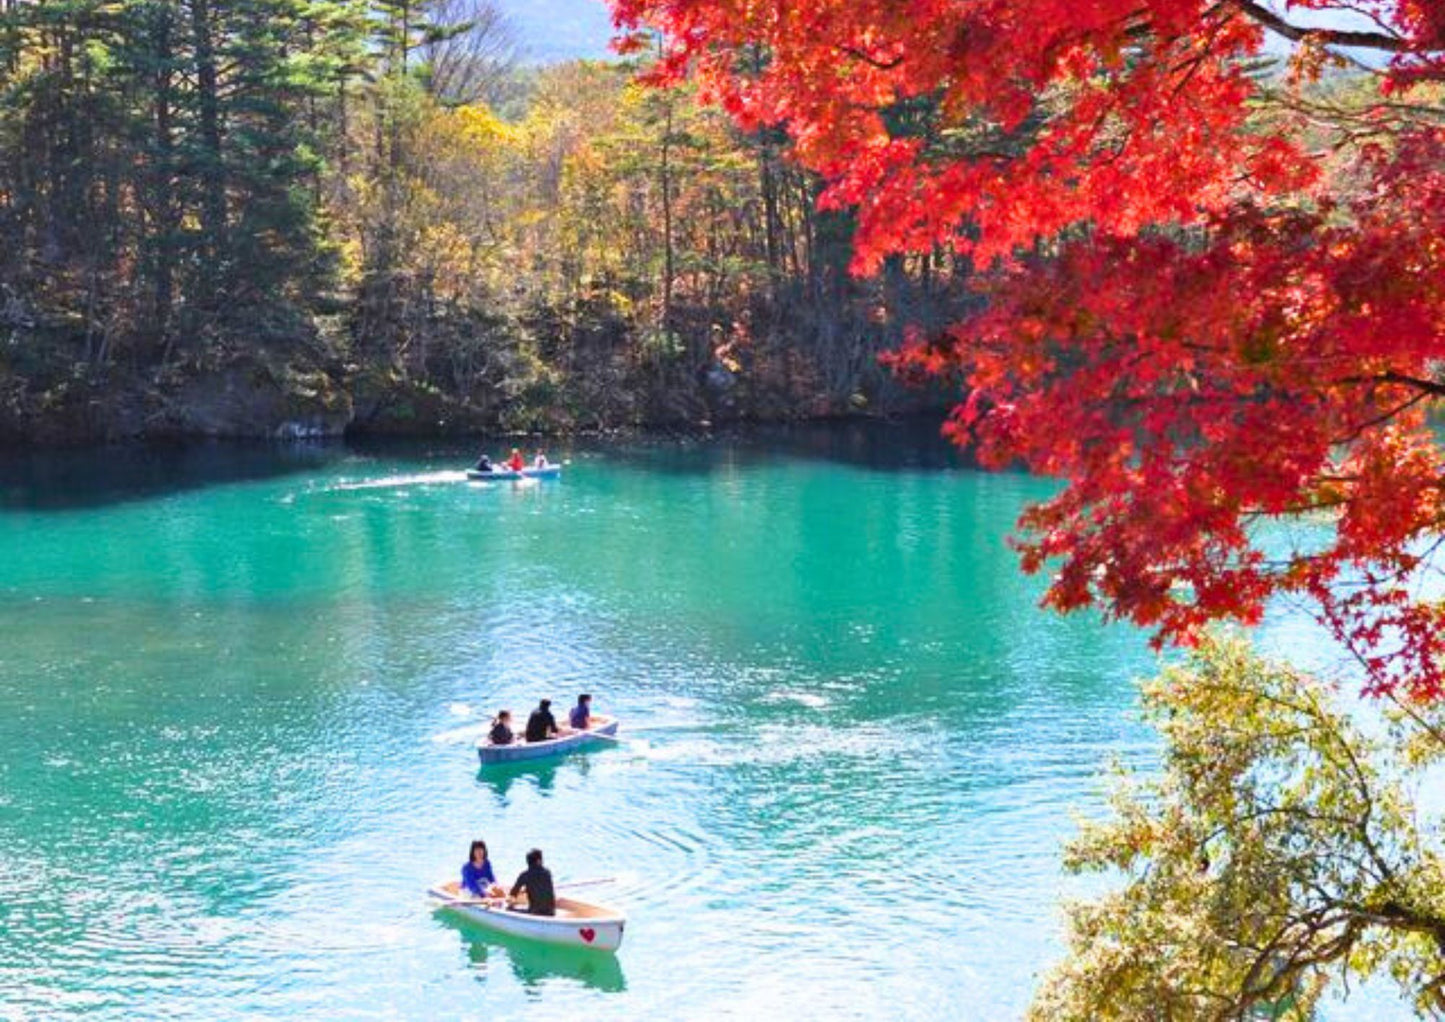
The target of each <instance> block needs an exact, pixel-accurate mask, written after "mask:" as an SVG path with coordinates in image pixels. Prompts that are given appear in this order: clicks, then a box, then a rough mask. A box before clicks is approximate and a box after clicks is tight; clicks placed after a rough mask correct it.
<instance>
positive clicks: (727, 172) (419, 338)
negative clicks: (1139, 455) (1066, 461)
mask: <svg viewBox="0 0 1445 1022" xmlns="http://www.w3.org/2000/svg"><path fill="white" fill-rule="evenodd" d="M515 40H516V34H515V26H512V33H511V34H509V33H508V31H507V27H506V26H505V25H504V24H503V23H502V21H501V19H500V18H499V11H498V10H497V9H494V8H492V7H490V6H488V4H487V3H486V2H485V0H433V2H429V3H421V4H415V3H400V2H393V0H386V2H379V0H374V2H356V0H304V2H303V0H236V2H229V3H224V4H222V3H218V2H216V0H122V2H113V0H112V2H101V0H66V2H47V3H31V2H21V0H0V437H3V438H5V439H8V440H9V441H12V442H13V441H15V440H17V439H20V440H40V441H84V440H93V439H100V438H119V437H127V436H137V435H151V436H154V435H176V434H194V433H203V434H217V435H277V434H278V433H279V434H283V435H284V434H303V435H309V434H334V433H336V432H339V431H341V430H344V429H350V430H359V431H408V432H420V433H430V432H437V431H456V430H477V429H534V428H535V429H551V430H567V429H576V428H593V427H608V426H617V425H628V424H676V423H695V422H699V421H704V420H717V419H726V418H731V417H742V416H747V417H753V416H755V417H768V418H774V417H784V416H800V415H817V414H834V413H840V412H853V411H858V410H875V409H884V408H890V407H895V406H897V404H898V402H899V401H900V400H903V401H917V400H919V398H918V397H917V396H916V395H905V394H904V393H903V392H902V391H901V390H899V389H898V388H897V387H896V386H895V385H894V384H893V383H891V382H890V380H889V379H888V377H887V374H886V373H885V372H884V371H882V370H880V369H879V367H878V365H877V359H876V356H877V354H878V352H879V351H880V350H882V349H884V348H885V347H887V346H890V345H893V344H895V343H896V342H897V341H898V340H899V337H898V332H899V330H900V329H901V328H900V327H898V326H897V325H896V321H895V319H894V318H893V317H892V316H890V315H888V314H885V313H884V311H883V310H884V309H885V308H888V309H892V310H894V311H895V312H897V311H899V310H905V311H906V312H907V319H908V320H909V321H915V322H917V321H924V322H926V321H927V320H928V319H929V317H930V316H931V315H932V311H931V310H933V309H934V308H935V307H936V306H942V305H945V304H947V303H948V302H949V301H950V299H949V298H948V297H947V296H948V294H949V293H951V292H953V291H955V290H956V288H955V286H954V285H955V283H956V281H955V279H954V278H955V276H956V272H955V271H956V268H955V267H953V266H952V265H950V264H947V263H944V262H939V261H937V260H935V259H933V258H930V259H927V260H911V261H909V262H908V263H906V264H905V262H904V261H902V260H899V261H898V262H897V263H896V264H894V265H892V266H891V267H889V269H888V271H887V272H885V273H884V274H883V275H882V277H881V278H880V282H877V283H866V284H865V283H861V282H858V281H856V280H854V279H852V278H850V277H849V275H848V274H847V272H846V263H847V259H848V250H849V239H850V235H851V223H850V220H849V219H848V217H847V216H846V215H845V214H828V215H822V214H819V213H817V212H816V211H815V209H814V198H815V196H816V194H817V191H818V184H817V182H816V181H815V179H814V178H813V177H811V176H809V175H808V174H805V173H803V172H801V171H799V170H797V169H794V168H793V167H792V166H791V165H790V164H789V162H788V160H787V155H788V154H787V145H786V143H785V141H784V140H783V139H782V138H781V137H780V136H777V135H773V134H769V133H762V132H753V133H743V132H740V131H739V130H738V129H736V128H734V127H732V126H730V124H729V123H728V122H727V121H726V120H725V119H724V118H723V117H722V116H721V115H720V114H718V113H715V112H712V111H709V110H704V109H702V108H701V107H700V106H699V105H698V104H696V103H695V102H694V101H693V98H692V96H691V95H690V94H689V93H688V92H686V91H683V90H672V91H652V90H646V89H643V88H640V87H639V86H637V85H635V84H633V75H634V72H635V70H636V67H635V66H631V67H623V66H616V65H607V64H599V63H591V64H589V63H570V64H562V65H557V66H551V67H547V68H545V69H542V70H537V69H528V70H519V69H518V68H519V67H520V66H521V65H520V64H519V62H518V61H517V59H516V53H517V49H516V41H515Z"/></svg>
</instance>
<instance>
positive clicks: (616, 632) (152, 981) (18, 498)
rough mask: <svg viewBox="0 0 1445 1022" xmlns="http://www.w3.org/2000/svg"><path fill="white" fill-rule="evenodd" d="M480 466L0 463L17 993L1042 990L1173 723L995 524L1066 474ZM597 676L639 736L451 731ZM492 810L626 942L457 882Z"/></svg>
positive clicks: (842, 1006)
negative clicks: (622, 931)
mask: <svg viewBox="0 0 1445 1022" xmlns="http://www.w3.org/2000/svg"><path fill="white" fill-rule="evenodd" d="M473 453H474V452H472V451H470V450H460V449H457V448H450V449H448V448H444V447H435V448H424V447H420V446H416V447H389V448H379V449H367V450H356V449H349V448H346V447H341V446H336V447H317V448H305V447H302V448H266V447H262V448H246V447H242V448H228V447H201V448H191V449H187V450H181V451H154V450H150V451H147V450H126V451H119V452H98V453H87V454H55V455H49V456H46V457H44V458H34V459H29V460H25V461H20V462H15V461H12V462H9V463H7V464H6V466H5V468H4V471H3V472H0V630H3V642H0V749H4V750H5V755H4V756H3V757H0V1017H3V1018H6V1019H8V1018H11V1017H15V1018H31V1017H50V1016H56V1015H82V1014H83V1015H84V1016H85V1017H87V1018H102V1019H104V1018H114V1019H122V1018H124V1019H134V1018H158V1017H168V1018H189V1017H205V1018H209V1019H231V1018H258V1017H261V1018H277V1017H346V1018H488V1019H492V1018H514V1017H523V1016H526V1017H528V1018H537V1017H542V1018H552V1017H557V1018H563V1017H565V1018H583V1017H586V1018H655V1019H661V1018H719V1017H737V1018H768V1017H781V1016H789V1015H797V1014H798V1013H806V1014H808V1015H810V1016H813V1017H816V1018H880V1019H882V1018H888V1019H899V1018H911V1019H934V1018H986V1019H992V1018H1013V1017H1016V1016H1017V1015H1018V1014H1019V1013H1020V1012H1021V1011H1022V1010H1023V1008H1024V1007H1025V1006H1026V1004H1027V1003H1028V1000H1029V995H1030V991H1031V989H1032V986H1033V983H1034V979H1035V977H1036V975H1037V974H1038V973H1039V971H1040V970H1041V969H1043V968H1044V967H1045V966H1046V965H1047V964H1048V962H1049V961H1050V960H1051V959H1052V958H1053V957H1054V956H1055V955H1056V954H1057V953H1058V951H1059V947H1060V944H1059V921H1060V917H1059V914H1058V910H1057V900H1058V898H1059V896H1060V894H1061V893H1065V892H1074V893H1078V892H1079V891H1080V890H1081V888H1080V887H1079V882H1078V881H1071V880H1068V879H1066V878H1064V877H1063V876H1062V875H1061V873H1060V870H1059V867H1058V846H1059V842H1060V841H1061V840H1063V839H1064V838H1066V837H1068V836H1069V835H1070V834H1071V833H1072V831H1073V824H1072V822H1071V820H1070V817H1069V810H1070V808H1071V807H1080V808H1083V809H1086V810H1087V809H1089V808H1091V807H1092V808H1095V809H1097V807H1098V805H1099V802H1100V797H1099V794H1100V791H1099V785H1100V782H1099V776H1098V775H1099V771H1100V770H1101V769H1102V767H1103V766H1104V764H1105V762H1106V760H1107V759H1108V757H1110V756H1111V755H1121V756H1123V757H1124V758H1125V759H1126V760H1130V761H1134V762H1140V763H1147V762H1148V761H1149V758H1150V756H1151V753H1152V748H1153V745H1152V739H1151V736H1150V734H1149V732H1148V731H1146V730H1145V729H1144V728H1143V727H1142V726H1141V725H1140V724H1139V723H1138V722H1137V721H1135V720H1134V719H1133V718H1132V717H1131V716H1130V710H1131V708H1132V706H1133V704H1134V689H1133V686H1132V684H1131V679H1132V678H1135V677H1138V676H1141V675H1144V674H1148V673H1152V671H1153V669H1154V664H1155V662H1154V659H1153V657H1152V656H1151V655H1150V654H1149V653H1148V652H1147V650H1146V648H1145V643H1144V641H1143V638H1142V637H1141V636H1140V635H1139V634H1138V633H1136V632H1134V631H1132V630H1129V629H1126V628H1122V627H1113V628H1105V627H1102V626H1101V625H1100V624H1099V622H1098V620H1097V619H1096V618H1092V617H1089V616H1078V617H1075V618H1068V619H1060V618H1057V617H1054V616H1050V615H1048V614H1045V613H1044V612H1042V611H1040V610H1038V609H1036V606H1035V604H1036V601H1037V598H1038V595H1039V589H1040V584H1039V582H1038V580H1036V579H1025V578H1023V577H1022V576H1021V575H1020V574H1019V572H1018V570H1017V565H1016V561H1015V559H1014V557H1013V555H1012V554H1011V553H1010V552H1009V551H1008V550H1007V548H1006V547H1005V545H1004V536H1005V535H1006V533H1007V532H1008V530H1009V528H1010V526H1011V524H1012V522H1013V520H1014V518H1015V516H1016V515H1017V513H1018V511H1019V510H1020V508H1021V507H1022V505H1023V504H1024V503H1025V502H1026V501H1028V500H1031V499H1037V498H1039V497H1041V496H1043V495H1045V494H1047V493H1048V492H1049V490H1050V484H1048V483H1046V482H1043V481H1040V480H1035V479H1030V478H1027V477H1024V476H1021V475H1010V474H997V475H989V474H982V473H978V472H975V471H972V470H970V469H968V468H967V467H965V466H963V465H961V464H959V463H958V462H957V461H956V460H955V459H954V458H953V456H952V455H951V452H949V451H948V450H947V449H946V447H945V446H944V445H943V444H942V443H941V442H940V441H938V440H937V439H936V437H935V436H934V434H933V428H932V427H931V426H930V427H924V428H922V429H921V430H920V429H919V428H918V427H917V426H878V427H869V428H862V427H828V428H810V429H801V430H790V431H775V432H765V433H758V434H754V435H752V436H750V437H748V438H745V439H736V440H718V441H712V442H707V443H681V442H672V441H636V442H630V443H619V444H612V445H597V446H590V447H588V446H581V447H576V448H570V449H563V448H558V449H554V450H552V451H551V453H552V455H553V456H554V457H566V458H568V459H570V464H569V465H568V467H567V469H566V472H565V476H564V478H563V479H562V480H561V481H560V482H557V483H540V484H539V483H522V484H510V483H509V484H488V485H479V484H468V483H466V482H465V481H463V477H462V475H461V473H460V471H459V469H460V468H461V467H463V466H464V463H465V462H466V461H467V460H468V459H469V458H470V457H471V456H472V455H473ZM583 690H586V691H590V692H592V693H594V694H595V696H596V699H597V702H596V706H597V709H598V710H600V711H603V712H608V713H615V714H617V715H619V716H620V717H621V718H622V719H623V722H624V728H623V734H624V735H627V734H628V725H632V726H633V727H634V728H635V730H634V731H633V733H632V734H631V736H630V737H627V739H626V740H625V741H624V742H622V743H619V745H618V746H617V747H615V748H605V749H601V750H598V751H595V752H591V753H587V754H585V755H577V756H573V757H571V758H569V759H566V760H563V761H559V762H557V763H555V764H553V765H549V766H544V767H533V768H531V769H516V768H512V769H503V770H501V771H491V770H489V771H487V772H483V771H480V770H479V769H478V766H477V761H476V757H475V753H474V751H473V750H472V748H471V747H470V744H469V742H468V741H465V740H445V739H446V738H447V736H448V735H449V733H451V732H454V731H455V730H456V729H458V728H462V727H465V726H467V725H471V724H475V723H477V722H478V721H480V720H482V719H484V717H485V716H486V715H488V714H489V713H491V712H492V711H494V710H495V709H497V708H499V707H502V706H507V707H510V708H512V709H513V710H514V711H521V712H522V713H523V714H525V711H526V710H527V709H528V708H530V706H531V705H532V704H534V703H535V701H536V700H537V698H539V697H540V696H543V695H547V696H551V697H552V698H553V699H554V700H555V701H557V702H558V703H559V704H563V705H565V704H568V703H570V702H571V701H572V699H573V698H574V697H575V694H576V693H577V692H579V691H583ZM439 738H441V739H443V740H438V739H439ZM473 837H483V838H485V839H486V840H487V842H488V843H489V845H490V846H491V850H492V854H493V857H494V859H495V861H496V863H497V865H498V872H499V873H500V874H503V875H504V876H505V878H507V879H510V878H511V877H513V876H515V874H516V873H517V872H519V871H520V870H521V868H522V866H523V862H522V858H523V855H524V853H525V852H526V850H527V849H528V848H529V847H532V846H534V845H536V846H540V847H541V848H543V849H544V850H545V852H546V855H547V860H548V864H549V865H550V866H551V868H552V870H553V872H554V874H555V875H556V876H557V878H558V880H559V881H565V880H568V879H574V880H576V879H584V878H596V877H615V878H616V880H615V881H614V882H613V883H610V884H606V885H601V886H597V887H593V888H590V889H589V890H588V895H589V896H591V897H593V898H595V899H596V900H600V901H605V902H608V903H611V904H615V905H617V906H620V907H622V908H623V909H625V910H626V912H627V913H628V917H629V923H628V930H627V934H626V940H625V943H624V945H623V947H622V950H621V952H620V953H619V954H618V955H617V956H616V957H615V958H612V957H608V956H603V955H596V954H587V953H585V952H580V953H569V952H561V951H556V950H548V949H545V948H539V947H537V946H532V945H528V944H525V943H517V942H507V941H504V940H499V939H497V938H494V937H492V936H490V935H489V934H488V933H487V932H486V931H484V930H479V929H476V928H474V927H472V926H471V925H469V924H466V923H464V922H460V921H458V920H455V919H453V918H450V917H449V916H448V915H447V914H445V913H441V914H438V913H435V912H433V911H432V910H431V909H430V908H429V907H428V906H427V905H426V903H425V901H424V891H425V889H426V887H427V886H428V885H429V884H430V883H432V882H434V881H436V880H438V879H443V878H452V877H453V876H455V874H456V872H457V870H458V868H459V867H460V864H461V862H462V861H463V859H464V858H465V853H466V848H467V844H468V842H469V841H470V840H471V839H472V838H473ZM578 893H579V894H580V893H581V892H580V891H579V892H578Z"/></svg>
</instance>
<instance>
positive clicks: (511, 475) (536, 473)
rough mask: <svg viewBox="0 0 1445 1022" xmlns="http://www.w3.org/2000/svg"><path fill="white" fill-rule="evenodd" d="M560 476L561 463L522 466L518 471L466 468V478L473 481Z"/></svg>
mask: <svg viewBox="0 0 1445 1022" xmlns="http://www.w3.org/2000/svg"><path fill="white" fill-rule="evenodd" d="M561 477H562V466H561V465H548V466H547V467H546V468H524V469H522V471H520V472H514V471H512V470H511V469H510V468H494V469H492V470H491V471H490V472H483V471H482V470H481V469H477V468H469V469H467V478H468V479H469V480H471V481H472V482H474V483H502V482H509V481H511V482H515V481H516V480H518V479H560V478H561Z"/></svg>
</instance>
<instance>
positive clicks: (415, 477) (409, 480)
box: [327, 469, 467, 490]
mask: <svg viewBox="0 0 1445 1022" xmlns="http://www.w3.org/2000/svg"><path fill="white" fill-rule="evenodd" d="M466 481H467V474H466V473H465V472H462V471H459V470H454V469H446V470H444V471H440V472H415V473H411V474H408V475H396V476H383V477H382V478H380V479H363V480H361V481H359V482H354V483H337V484H336V485H335V486H329V487H327V489H328V490H387V489H393V488H395V487H398V486H432V485H435V484H438V483H464V482H466Z"/></svg>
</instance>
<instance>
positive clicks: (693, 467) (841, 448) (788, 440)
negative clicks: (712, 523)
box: [578, 415, 976, 475]
mask: <svg viewBox="0 0 1445 1022" xmlns="http://www.w3.org/2000/svg"><path fill="white" fill-rule="evenodd" d="M941 425H942V416H941V415H930V416H919V417H910V418H906V419H894V420H872V419H870V420H865V421H828V422H809V423H794V424H781V425H756V426H746V427H740V428H737V429H728V430H722V431H719V432H717V433H715V434H710V435H705V436H700V437H695V438H685V439H678V438H672V439H663V438H642V439H639V440H636V441H633V442H614V443H609V444H606V445H599V447H600V448H601V449H603V450H605V452H606V454H607V456H608V458H609V460H611V461H614V462H620V463H621V464H624V465H631V466H634V467H638V468H646V469H648V470H650V471H655V472H664V473H669V474H674V475H702V474H706V473H709V472H713V471H716V470H717V468H718V466H719V464H720V463H721V462H723V461H724V460H725V461H726V463H727V464H729V465H730V466H733V467H742V466H748V465H754V464H760V463H762V462H765V461H769V460H772V459H775V458H777V457H779V456H781V457H785V458H792V459H795V460H802V461H824V462H832V463H835V464H842V465H848V466H850V467H853V468H861V469H867V470H868V471H872V472H919V471H924V472H941V471H947V470H950V469H960V468H974V467H976V465H975V462H974V460H973V459H972V457H971V456H970V455H968V454H967V453H966V452H962V451H960V450H959V449H958V448H957V447H956V446H955V445H954V444H952V443H950V442H949V441H948V440H946V439H945V438H944V437H943V435H942V434H941V433H940V432H939V429H940V427H941ZM578 449H579V450H586V449H587V446H586V445H579V448H578Z"/></svg>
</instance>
